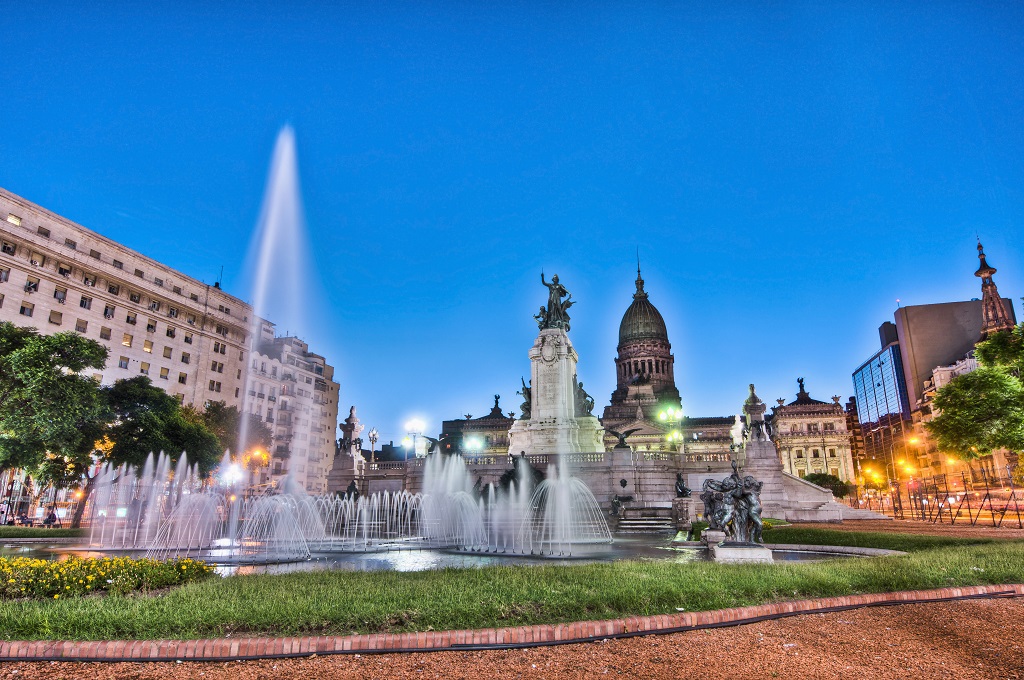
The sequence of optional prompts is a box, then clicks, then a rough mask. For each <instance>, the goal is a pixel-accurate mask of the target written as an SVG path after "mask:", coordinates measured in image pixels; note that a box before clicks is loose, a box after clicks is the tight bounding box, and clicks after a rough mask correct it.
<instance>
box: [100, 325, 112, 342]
mask: <svg viewBox="0 0 1024 680" xmlns="http://www.w3.org/2000/svg"><path fill="white" fill-rule="evenodd" d="M100 340H110V329H109V328H107V327H106V326H100Z"/></svg>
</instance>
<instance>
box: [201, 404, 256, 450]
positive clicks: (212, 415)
mask: <svg viewBox="0 0 1024 680" xmlns="http://www.w3.org/2000/svg"><path fill="white" fill-rule="evenodd" d="M192 412H193V413H194V414H195V416H194V417H197V418H199V419H200V420H201V421H202V422H203V423H204V424H205V425H206V426H207V427H208V428H209V429H210V431H211V432H213V433H214V434H215V435H216V436H217V440H218V441H219V442H220V448H221V450H222V451H223V450H230V451H232V452H237V451H243V452H244V451H249V450H251V449H253V448H261V449H263V450H265V451H266V450H269V449H270V445H271V443H272V441H273V436H274V434H273V432H271V430H270V428H269V427H268V426H267V424H266V423H265V422H263V419H262V418H260V417H259V416H258V415H256V414H255V413H246V414H243V413H241V412H240V411H239V410H238V409H237V408H236V407H234V406H227V405H226V404H225V403H224V402H223V401H211V402H209V403H208V404H207V405H206V410H205V411H203V412H201V413H200V412H199V411H196V410H195V409H192ZM243 424H244V425H245V431H244V432H243V431H242V430H243V427H242V426H243ZM243 435H244V440H243Z"/></svg>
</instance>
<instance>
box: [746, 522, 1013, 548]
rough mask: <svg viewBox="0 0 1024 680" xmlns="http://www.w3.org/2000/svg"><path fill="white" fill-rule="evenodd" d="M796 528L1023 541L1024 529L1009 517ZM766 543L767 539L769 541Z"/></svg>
mask: <svg viewBox="0 0 1024 680" xmlns="http://www.w3.org/2000/svg"><path fill="white" fill-rule="evenodd" d="M793 526H794V527H800V528H804V529H836V530H838V531H878V532H883V533H900V534H925V535H929V536H953V537H957V538H1007V539H1014V538H1024V529H1018V528H1017V520H1016V518H1014V520H1013V521H1012V522H1011V521H1010V519H1009V518H1007V520H1006V521H1005V522H1004V524H1003V526H1001V527H995V528H993V527H992V525H991V524H989V525H988V526H984V525H979V526H973V527H972V526H971V525H969V524H960V523H957V524H954V525H952V526H950V525H949V524H948V523H947V524H937V523H936V524H932V523H931V522H918V521H914V520H909V519H896V520H891V521H887V520H873V519H859V520H847V521H845V522H843V523H842V524H820V523H796V524H794V525H793ZM765 541H766V542H767V541H768V539H767V538H766V539H765Z"/></svg>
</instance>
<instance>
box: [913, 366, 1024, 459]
mask: <svg viewBox="0 0 1024 680" xmlns="http://www.w3.org/2000/svg"><path fill="white" fill-rule="evenodd" d="M934 408H935V410H936V411H937V412H938V415H937V416H935V419H934V420H932V421H931V422H929V423H926V424H925V427H927V428H928V431H929V432H931V433H932V435H934V436H935V440H936V443H937V444H938V446H939V449H940V450H943V451H949V452H951V453H953V454H955V455H957V456H959V457H960V458H962V459H964V460H972V459H974V458H978V457H980V456H985V455H988V454H989V453H992V451H994V450H995V449H1000V448H1006V449H1010V450H1011V451H1012V450H1017V451H1019V450H1020V449H1022V448H1024V385H1022V384H1021V381H1020V379H1018V378H1017V377H1015V376H1013V375H1010V374H1009V373H1007V372H1006V371H1004V370H1003V369H1002V368H1001V367H989V366H985V367H982V368H979V369H977V370H975V371H972V372H971V373H965V374H964V375H959V376H957V377H955V378H953V379H952V380H951V381H949V383H948V384H947V385H945V386H944V387H943V388H942V389H940V390H939V391H938V394H936V395H935V401H934Z"/></svg>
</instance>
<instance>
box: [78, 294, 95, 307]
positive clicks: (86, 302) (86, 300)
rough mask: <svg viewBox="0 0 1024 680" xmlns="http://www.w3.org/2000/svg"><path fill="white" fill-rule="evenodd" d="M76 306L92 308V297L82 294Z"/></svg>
mask: <svg viewBox="0 0 1024 680" xmlns="http://www.w3.org/2000/svg"><path fill="white" fill-rule="evenodd" d="M78 306H79V307H81V308H82V309H92V298H91V297H86V296H85V295H83V296H82V299H81V300H79V301H78Z"/></svg>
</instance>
